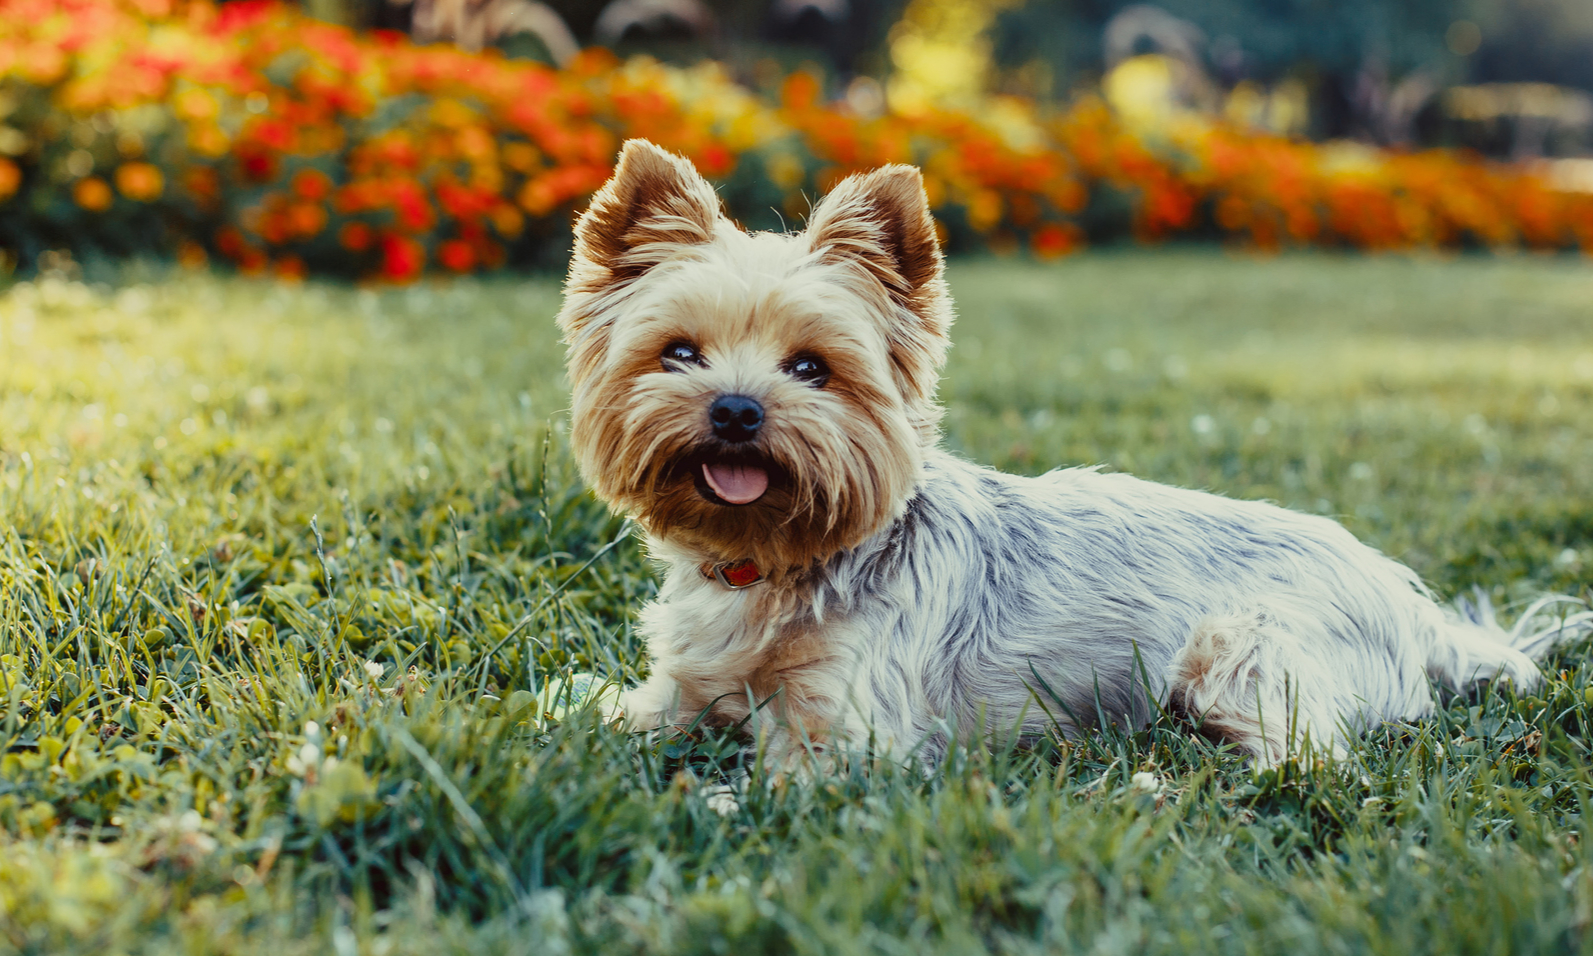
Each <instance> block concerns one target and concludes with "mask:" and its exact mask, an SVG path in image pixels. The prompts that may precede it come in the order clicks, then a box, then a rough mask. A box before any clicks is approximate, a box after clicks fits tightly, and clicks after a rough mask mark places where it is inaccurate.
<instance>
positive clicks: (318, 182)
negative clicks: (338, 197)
mask: <svg viewBox="0 0 1593 956" xmlns="http://www.w3.org/2000/svg"><path fill="white" fill-rule="evenodd" d="M293 191H294V192H295V193H297V194H298V195H299V197H300V198H302V199H308V200H310V201H311V202H319V201H320V200H322V199H325V198H326V197H327V194H328V193H330V192H331V191H332V177H330V176H328V175H327V174H326V173H323V172H321V171H320V170H319V169H301V170H299V171H298V172H296V173H294V174H293Z"/></svg>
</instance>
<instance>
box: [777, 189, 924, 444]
mask: <svg viewBox="0 0 1593 956" xmlns="http://www.w3.org/2000/svg"><path fill="white" fill-rule="evenodd" d="M807 236H808V243H809V246H808V248H810V249H811V250H813V251H814V252H816V253H818V254H819V257H820V259H821V260H824V261H833V262H851V263H854V264H857V265H860V266H861V267H862V268H863V269H864V270H865V271H866V272H867V273H868V274H870V275H871V276H873V277H874V278H875V279H877V280H879V283H880V284H881V285H882V286H884V288H885V290H886V292H887V293H888V294H889V296H890V298H891V300H892V302H893V303H894V304H895V305H896V306H898V308H897V309H896V310H895V311H894V313H893V314H891V315H888V316H886V317H885V329H884V331H885V337H886V340H887V341H888V343H889V345H890V352H891V364H892V367H893V370H894V373H895V375H896V379H897V382H898V384H899V385H900V386H901V389H902V394H903V395H905V396H907V397H908V398H909V399H910V400H913V401H916V402H917V403H918V404H919V406H920V407H919V408H918V414H919V415H920V416H921V425H920V428H921V430H922V432H923V433H924V436H925V440H926V441H933V440H934V436H935V422H936V421H938V419H939V416H940V412H939V410H938V407H936V406H934V404H933V403H934V395H935V382H936V379H937V377H938V372H939V369H940V367H941V366H942V365H943V364H945V361H946V347H947V344H948V342H949V339H948V335H949V333H950V331H951V317H952V310H951V296H950V294H949V293H947V291H946V280H945V279H944V278H943V277H942V273H943V271H944V267H943V264H942V262H941V258H940V243H939V242H938V241H937V240H936V238H935V220H934V217H932V216H931V215H930V214H929V197H928V196H926V195H925V194H924V179H923V177H922V176H921V175H919V172H918V170H917V169H915V168H913V167H911V166H884V167H881V168H880V169H876V170H874V171H873V172H871V173H867V174H864V175H858V176H849V177H847V178H846V179H844V180H842V181H841V184H840V185H838V186H836V187H835V188H834V189H832V190H831V191H830V194H829V195H828V196H825V197H824V199H823V200H821V201H820V202H819V204H818V207H817V208H815V209H814V210H813V216H812V217H811V218H810V219H809V220H808V228H807Z"/></svg>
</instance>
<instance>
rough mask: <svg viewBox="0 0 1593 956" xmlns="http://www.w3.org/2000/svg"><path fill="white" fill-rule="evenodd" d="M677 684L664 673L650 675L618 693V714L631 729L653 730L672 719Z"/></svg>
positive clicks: (677, 703)
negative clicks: (639, 682)
mask: <svg viewBox="0 0 1593 956" xmlns="http://www.w3.org/2000/svg"><path fill="white" fill-rule="evenodd" d="M679 704H680V686H679V685H678V684H677V683H676V682H675V679H674V678H673V677H670V676H669V675H668V674H666V673H657V672H655V673H654V674H653V676H651V677H649V678H648V679H647V680H645V681H643V682H642V683H641V684H638V685H637V686H635V687H632V688H631V689H630V690H628V691H625V692H624V693H622V694H620V698H619V711H620V712H619V714H617V715H616V716H619V717H623V718H624V719H625V725H626V726H627V727H629V728H630V729H632V730H657V729H659V728H660V727H666V726H668V725H669V724H670V722H671V721H672V720H673V719H674V716H675V709H676V708H677V707H678V706H679Z"/></svg>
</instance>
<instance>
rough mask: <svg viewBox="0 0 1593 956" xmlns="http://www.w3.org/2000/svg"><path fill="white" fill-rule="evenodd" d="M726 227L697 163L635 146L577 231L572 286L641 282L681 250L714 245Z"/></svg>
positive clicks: (640, 142)
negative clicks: (720, 225)
mask: <svg viewBox="0 0 1593 956" xmlns="http://www.w3.org/2000/svg"><path fill="white" fill-rule="evenodd" d="M718 221H719V196H718V195H717V194H716V193H715V192H714V188H713V187H712V186H710V185H708V182H707V181H706V180H704V179H703V178H702V176H700V175H698V173H697V170H696V168H695V167H694V166H692V164H691V161H690V160H687V159H685V158H683V157H680V156H676V155H674V154H672V153H668V152H665V151H664V150H662V149H659V148H658V147H657V146H654V145H653V144H652V143H650V142H648V141H647V140H645V139H632V140H627V141H626V142H625V145H624V147H622V148H621V149H620V155H619V164H618V165H617V166H616V167H615V168H614V175H613V177H611V178H610V179H609V181H608V182H607V183H605V184H604V185H603V188H602V189H599V190H598V191H597V194H596V195H595V196H593V197H592V204H591V205H590V206H588V207H587V209H586V212H584V213H582V214H581V218H580V220H579V221H577V222H576V224H575V258H574V260H573V261H572V262H571V266H570V280H571V283H572V284H573V283H575V282H576V281H577V280H578V279H579V280H581V281H585V282H592V283H595V284H599V285H606V284H608V283H612V282H615V281H619V280H623V279H631V278H635V277H636V276H639V275H641V274H642V273H644V272H646V271H647V270H648V269H650V268H652V267H653V266H655V265H657V264H658V263H659V262H661V261H663V260H664V259H666V258H668V257H669V255H670V254H671V253H673V252H674V251H676V249H677V248H678V247H679V246H682V245H692V244H696V243H702V242H707V241H708V240H709V239H711V238H713V232H714V225H715V224H716V223H717V222H718Z"/></svg>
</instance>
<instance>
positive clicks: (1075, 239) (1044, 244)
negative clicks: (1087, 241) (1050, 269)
mask: <svg viewBox="0 0 1593 956" xmlns="http://www.w3.org/2000/svg"><path fill="white" fill-rule="evenodd" d="M1083 245H1084V235H1083V233H1081V232H1080V231H1079V227H1077V226H1074V225H1071V224H1069V225H1066V226H1062V225H1058V224H1056V223H1047V224H1045V225H1043V226H1041V227H1040V228H1038V229H1036V230H1035V231H1034V235H1033V236H1032V237H1031V238H1030V240H1029V247H1030V248H1031V249H1033V250H1034V254H1035V256H1036V257H1037V258H1040V259H1055V258H1058V257H1060V256H1065V255H1067V254H1068V253H1070V252H1076V251H1078V249H1079V248H1080V247H1081V246H1083Z"/></svg>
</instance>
